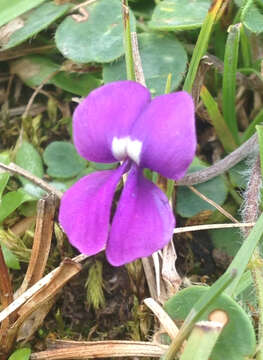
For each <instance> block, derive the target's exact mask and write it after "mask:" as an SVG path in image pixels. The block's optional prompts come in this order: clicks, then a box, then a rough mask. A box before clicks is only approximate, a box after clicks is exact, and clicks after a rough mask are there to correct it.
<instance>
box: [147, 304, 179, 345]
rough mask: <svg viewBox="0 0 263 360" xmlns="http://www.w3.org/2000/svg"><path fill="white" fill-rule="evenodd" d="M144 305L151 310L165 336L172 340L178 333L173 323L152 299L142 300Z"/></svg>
mask: <svg viewBox="0 0 263 360" xmlns="http://www.w3.org/2000/svg"><path fill="white" fill-rule="evenodd" d="M144 303H145V304H146V305H147V306H148V308H149V309H151V310H152V312H153V313H154V315H155V316H156V317H157V318H158V320H159V321H160V323H161V325H162V326H163V328H164V329H165V331H166V332H167V334H168V335H169V336H170V337H171V338H172V339H173V338H175V337H176V335H177V333H178V331H179V330H178V328H177V326H176V325H175V323H174V321H173V320H172V319H171V318H170V316H169V315H168V314H167V312H166V311H164V309H163V308H162V307H161V306H160V305H159V304H158V303H157V302H156V301H155V300H154V299H152V298H147V299H144Z"/></svg>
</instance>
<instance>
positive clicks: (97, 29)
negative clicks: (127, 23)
mask: <svg viewBox="0 0 263 360" xmlns="http://www.w3.org/2000/svg"><path fill="white" fill-rule="evenodd" d="M85 9H86V10H87V12H88V18H87V20H85V21H81V22H78V21H76V20H74V19H73V18H72V17H71V16H68V17H67V18H66V19H65V20H64V21H63V22H62V23H61V24H60V25H59V26H58V28H57V31H56V34H55V40H56V45H57V47H58V49H59V50H60V51H61V53H62V54H63V55H64V56H65V57H66V58H69V59H71V60H73V61H75V62H77V63H88V62H99V63H104V62H111V61H113V60H115V59H117V58H118V57H120V56H121V55H123V54H124V47H123V24H122V9H121V2H120V1H119V0H111V1H109V0H100V1H96V2H94V3H92V4H90V5H88V6H86V7H85ZM130 15H131V20H132V28H133V29H134V24H135V19H134V16H133V15H132V13H131V12H130Z"/></svg>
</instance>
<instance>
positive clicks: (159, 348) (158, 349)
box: [31, 340, 167, 360]
mask: <svg viewBox="0 0 263 360" xmlns="http://www.w3.org/2000/svg"><path fill="white" fill-rule="evenodd" d="M66 343H68V345H66ZM81 343H82V344H83V342H81ZM70 344H71V345H70ZM84 344H85V345H78V343H77V342H75V343H74V342H65V347H64V346H63V347H62V348H60V349H55V350H47V351H41V352H38V353H33V354H31V360H59V359H61V360H67V359H88V358H89V359H95V358H112V357H122V358H127V357H135V356H140V357H156V358H160V356H162V355H163V354H164V352H165V350H167V346H164V345H158V344H153V343H150V342H142V341H118V340H115V341H114V340H111V341H87V342H85V343H84Z"/></svg>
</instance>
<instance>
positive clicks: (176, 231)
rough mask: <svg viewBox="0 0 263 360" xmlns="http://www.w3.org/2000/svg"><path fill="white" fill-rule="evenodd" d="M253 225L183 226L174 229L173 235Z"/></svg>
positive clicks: (251, 224) (252, 224)
mask: <svg viewBox="0 0 263 360" xmlns="http://www.w3.org/2000/svg"><path fill="white" fill-rule="evenodd" d="M254 225H255V223H232V224H207V225H193V226H184V227H178V228H176V229H174V234H181V233H184V232H190V231H201V230H214V229H227V228H242V227H251V226H254Z"/></svg>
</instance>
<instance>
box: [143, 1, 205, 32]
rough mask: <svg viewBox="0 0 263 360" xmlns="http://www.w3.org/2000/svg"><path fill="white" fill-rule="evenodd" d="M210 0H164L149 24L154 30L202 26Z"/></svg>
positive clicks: (187, 28) (186, 28) (185, 28)
mask: <svg viewBox="0 0 263 360" xmlns="http://www.w3.org/2000/svg"><path fill="white" fill-rule="evenodd" d="M210 5H211V1H210V0H194V1H189V0H164V1H161V2H160V3H159V4H158V5H157V6H156V8H155V10H154V12H153V15H152V19H151V21H150V22H149V26H150V27H151V28H152V29H154V30H164V31H174V30H189V29H196V28H199V27H201V26H202V24H203V21H204V19H205V16H206V14H207V11H208V9H209V7H210Z"/></svg>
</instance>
